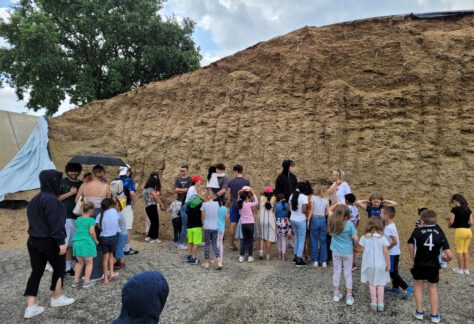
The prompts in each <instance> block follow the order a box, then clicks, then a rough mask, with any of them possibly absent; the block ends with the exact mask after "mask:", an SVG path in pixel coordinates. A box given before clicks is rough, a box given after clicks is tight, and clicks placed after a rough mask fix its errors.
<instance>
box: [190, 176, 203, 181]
mask: <svg viewBox="0 0 474 324" xmlns="http://www.w3.org/2000/svg"><path fill="white" fill-rule="evenodd" d="M191 181H192V182H198V181H204V180H203V179H202V177H201V176H198V175H195V176H194V177H192V178H191Z"/></svg>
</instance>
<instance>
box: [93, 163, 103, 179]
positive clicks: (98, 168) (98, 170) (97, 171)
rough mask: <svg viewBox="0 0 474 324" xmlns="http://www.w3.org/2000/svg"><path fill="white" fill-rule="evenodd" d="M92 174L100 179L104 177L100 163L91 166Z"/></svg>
mask: <svg viewBox="0 0 474 324" xmlns="http://www.w3.org/2000/svg"><path fill="white" fill-rule="evenodd" d="M92 174H93V175H94V177H96V178H99V179H101V180H102V179H104V177H105V169H104V167H103V166H102V165H96V166H94V167H93V168H92Z"/></svg>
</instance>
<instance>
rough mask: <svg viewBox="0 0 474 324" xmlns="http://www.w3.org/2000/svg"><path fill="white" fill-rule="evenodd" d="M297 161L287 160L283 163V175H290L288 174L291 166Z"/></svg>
mask: <svg viewBox="0 0 474 324" xmlns="http://www.w3.org/2000/svg"><path fill="white" fill-rule="evenodd" d="M294 162H295V161H293V160H285V161H283V163H282V164H281V166H282V167H283V171H282V172H281V173H284V174H288V172H290V166H291V164H293V163H294Z"/></svg>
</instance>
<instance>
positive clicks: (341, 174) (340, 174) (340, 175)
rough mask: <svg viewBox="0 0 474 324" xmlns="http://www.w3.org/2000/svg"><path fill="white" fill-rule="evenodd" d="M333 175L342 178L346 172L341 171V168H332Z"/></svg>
mask: <svg viewBox="0 0 474 324" xmlns="http://www.w3.org/2000/svg"><path fill="white" fill-rule="evenodd" d="M332 175H333V176H336V177H337V178H338V179H341V180H344V179H345V177H346V173H345V172H344V171H342V170H341V169H337V170H334V171H333V172H332Z"/></svg>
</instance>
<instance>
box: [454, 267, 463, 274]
mask: <svg viewBox="0 0 474 324" xmlns="http://www.w3.org/2000/svg"><path fill="white" fill-rule="evenodd" d="M453 271H454V272H455V273H457V274H460V275H462V274H464V270H463V269H459V268H454V269H453Z"/></svg>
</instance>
